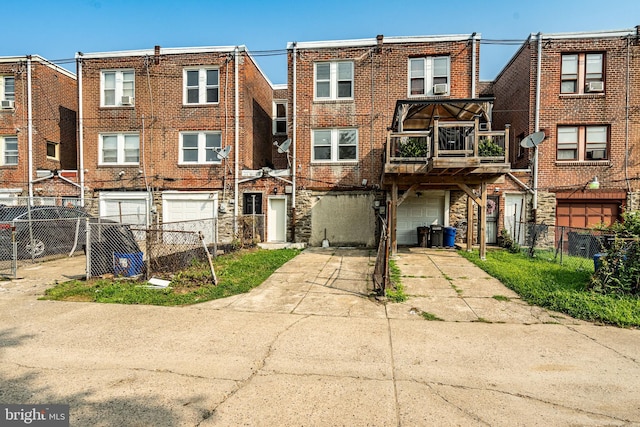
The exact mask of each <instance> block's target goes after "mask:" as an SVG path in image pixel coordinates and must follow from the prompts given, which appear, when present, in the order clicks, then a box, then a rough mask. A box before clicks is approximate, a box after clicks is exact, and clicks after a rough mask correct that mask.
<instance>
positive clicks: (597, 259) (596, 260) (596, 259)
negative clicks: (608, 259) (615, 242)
mask: <svg viewBox="0 0 640 427" xmlns="http://www.w3.org/2000/svg"><path fill="white" fill-rule="evenodd" d="M606 255H607V254H606V253H597V254H595V255H594V256H593V269H594V270H595V271H598V270H599V269H600V266H601V265H602V258H603V257H604V256H606Z"/></svg>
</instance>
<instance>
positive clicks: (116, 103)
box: [100, 68, 136, 107]
mask: <svg viewBox="0 0 640 427" xmlns="http://www.w3.org/2000/svg"><path fill="white" fill-rule="evenodd" d="M107 74H113V75H114V88H113V89H109V90H113V92H114V95H113V96H114V100H113V103H112V104H107V99H106V98H107V97H106V95H105V92H106V91H107V90H108V89H107V87H106V86H107V82H106V75H107ZM129 75H130V76H131V80H129V79H127V80H126V81H125V76H126V77H129ZM129 85H130V87H126V86H129ZM123 96H129V97H131V100H132V102H131V104H122V97H123ZM135 96H136V73H135V70H134V69H133V68H127V69H119V70H100V106H101V107H130V106H131V105H133V100H134V99H135Z"/></svg>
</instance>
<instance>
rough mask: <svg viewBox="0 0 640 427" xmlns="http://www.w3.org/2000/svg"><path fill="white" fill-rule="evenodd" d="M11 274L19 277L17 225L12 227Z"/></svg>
mask: <svg viewBox="0 0 640 427" xmlns="http://www.w3.org/2000/svg"><path fill="white" fill-rule="evenodd" d="M11 252H12V257H11V274H12V275H13V278H14V279H15V278H17V277H18V240H17V239H16V227H11Z"/></svg>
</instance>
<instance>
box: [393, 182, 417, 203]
mask: <svg viewBox="0 0 640 427" xmlns="http://www.w3.org/2000/svg"><path fill="white" fill-rule="evenodd" d="M419 185H420V184H413V185H412V186H411V187H409V189H408V190H407V191H405V192H404V194H403V195H402V196H400V198H399V199H398V204H397V205H396V206H400V205H401V204H402V202H404V201H405V199H406V198H407V197H409V193H411V192H412V191H413V190H415V189H416V187H418V186H419Z"/></svg>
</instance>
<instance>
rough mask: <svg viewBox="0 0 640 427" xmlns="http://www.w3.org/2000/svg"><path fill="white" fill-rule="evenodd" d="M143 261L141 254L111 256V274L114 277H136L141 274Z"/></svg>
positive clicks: (115, 254) (116, 254)
mask: <svg viewBox="0 0 640 427" xmlns="http://www.w3.org/2000/svg"><path fill="white" fill-rule="evenodd" d="M143 265H144V260H143V256H142V252H134V253H131V254H121V253H117V252H116V253H114V254H113V273H114V274H115V275H116V276H126V277H131V276H136V275H138V274H141V273H142V266H143Z"/></svg>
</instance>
